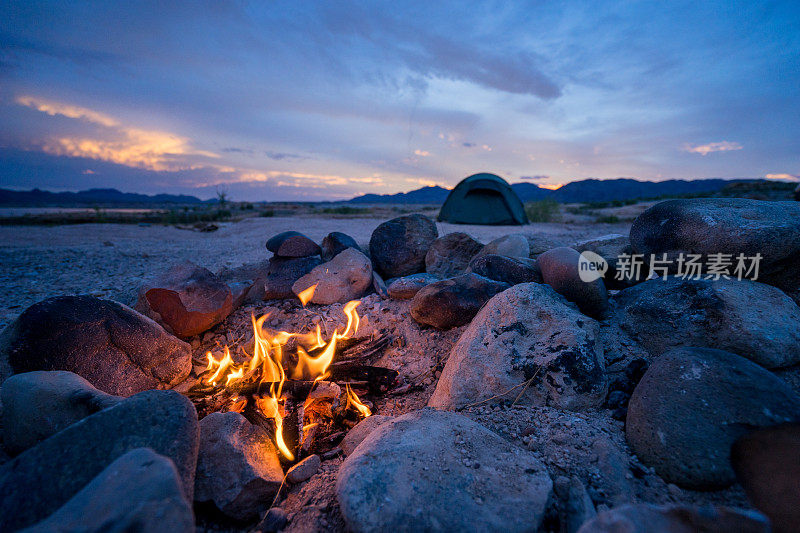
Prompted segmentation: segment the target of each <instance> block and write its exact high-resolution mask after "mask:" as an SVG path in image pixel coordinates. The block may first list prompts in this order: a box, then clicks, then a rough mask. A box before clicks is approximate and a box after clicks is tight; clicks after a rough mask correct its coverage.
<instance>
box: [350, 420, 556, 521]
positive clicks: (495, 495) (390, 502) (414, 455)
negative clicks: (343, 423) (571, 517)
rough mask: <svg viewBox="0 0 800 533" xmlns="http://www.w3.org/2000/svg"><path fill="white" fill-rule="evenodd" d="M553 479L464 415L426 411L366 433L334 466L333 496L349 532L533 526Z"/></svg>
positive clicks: (530, 457) (525, 455) (525, 454)
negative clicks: (343, 459) (336, 466)
mask: <svg viewBox="0 0 800 533" xmlns="http://www.w3.org/2000/svg"><path fill="white" fill-rule="evenodd" d="M552 485H553V484H552V481H551V480H550V477H549V475H548V474H547V471H546V469H545V468H544V465H542V463H540V462H539V461H538V460H537V459H536V458H535V457H534V455H533V454H532V453H530V452H528V451H527V450H524V449H521V448H519V447H516V446H513V445H511V444H509V443H508V442H507V441H506V440H504V439H502V438H500V437H499V436H497V435H496V434H494V433H492V432H491V431H489V430H488V429H486V428H484V427H483V426H480V425H478V424H477V423H475V422H473V421H471V420H470V419H468V418H466V417H465V416H462V415H459V414H456V413H449V412H444V411H434V410H429V409H425V410H422V411H416V412H412V413H408V414H405V415H403V416H401V417H398V418H396V419H394V420H392V421H389V422H386V423H385V424H382V425H381V426H380V427H378V428H377V429H375V430H374V431H373V432H372V433H370V435H369V436H368V437H367V438H366V439H364V441H363V442H362V443H361V444H360V445H359V446H358V447H357V448H356V449H355V451H353V453H351V454H350V456H348V457H347V459H346V460H345V461H344V463H343V464H342V466H341V468H340V469H339V473H338V475H337V479H336V496H337V498H338V500H339V506H340V508H341V510H342V515H343V516H344V519H345V522H346V523H347V526H348V528H349V529H350V530H351V531H354V532H366V531H375V532H377V531H465V532H469V531H500V530H502V531H508V532H513V531H531V532H533V531H537V528H538V527H539V524H540V523H541V521H542V517H543V515H544V512H545V507H546V505H547V502H548V499H549V498H550V495H551V492H552ZM521 510H524V512H521Z"/></svg>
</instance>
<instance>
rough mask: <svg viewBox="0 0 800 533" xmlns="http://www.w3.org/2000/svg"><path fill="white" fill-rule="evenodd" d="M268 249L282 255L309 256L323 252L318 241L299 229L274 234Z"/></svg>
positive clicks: (268, 243) (268, 242) (269, 241)
mask: <svg viewBox="0 0 800 533" xmlns="http://www.w3.org/2000/svg"><path fill="white" fill-rule="evenodd" d="M267 250H269V251H270V252H272V253H274V254H275V255H277V256H280V257H309V256H312V255H319V254H320V252H322V250H321V249H320V247H319V246H318V245H317V243H315V242H314V241H312V240H311V239H309V238H308V237H306V236H305V235H303V234H302V233H298V232H297V231H284V232H283V233H278V234H277V235H275V236H273V237H272V238H270V239H269V240H268V241H267Z"/></svg>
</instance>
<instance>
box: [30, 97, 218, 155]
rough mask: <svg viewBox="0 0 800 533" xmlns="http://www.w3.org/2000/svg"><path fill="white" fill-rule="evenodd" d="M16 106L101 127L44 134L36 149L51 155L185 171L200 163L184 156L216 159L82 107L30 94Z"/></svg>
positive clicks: (183, 142)
mask: <svg viewBox="0 0 800 533" xmlns="http://www.w3.org/2000/svg"><path fill="white" fill-rule="evenodd" d="M16 102H17V103H18V104H19V105H22V106H25V107H29V108H31V109H35V110H37V111H40V112H42V113H45V114H47V115H50V116H63V117H67V118H70V119H74V120H79V121H82V122H87V123H90V124H94V125H97V126H101V127H102V128H101V131H100V132H99V133H98V134H95V135H94V136H88V135H86V134H73V135H63V136H55V137H48V138H46V139H44V140H43V141H41V142H40V143H39V144H40V146H39V147H40V148H41V150H42V151H44V152H45V153H48V154H51V155H60V156H69V157H85V158H89V159H98V160H101V161H109V162H112V163H118V164H121V165H126V166H130V167H138V168H146V169H148V170H157V171H162V170H186V169H194V168H200V167H202V166H203V163H201V162H198V161H194V162H192V161H190V160H189V159H191V158H189V157H188V156H194V159H196V158H197V157H199V158H201V159H208V158H212V159H216V158H218V157H219V156H218V155H217V154H214V153H211V152H207V151H202V150H197V149H194V148H192V147H191V145H190V142H189V139H187V138H185V137H181V136H179V135H175V134H172V133H168V132H163V131H155V130H144V129H139V128H134V127H130V126H125V125H123V124H121V123H120V121H119V120H117V119H115V118H113V117H111V116H109V115H106V114H104V113H100V112H98V111H94V110H92V109H87V108H85V107H80V106H76V105H71V104H67V103H62V102H53V101H49V100H45V99H40V98H36V97H33V96H20V97H18V98H17V99H16Z"/></svg>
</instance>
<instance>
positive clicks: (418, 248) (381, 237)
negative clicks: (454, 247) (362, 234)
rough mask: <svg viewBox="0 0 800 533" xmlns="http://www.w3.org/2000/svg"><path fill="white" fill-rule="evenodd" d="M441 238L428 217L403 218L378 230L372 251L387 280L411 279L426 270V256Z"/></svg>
mask: <svg viewBox="0 0 800 533" xmlns="http://www.w3.org/2000/svg"><path fill="white" fill-rule="evenodd" d="M438 236H439V232H438V231H437V230H436V224H435V223H434V222H433V220H431V219H430V218H428V217H426V216H424V215H403V216H401V217H397V218H393V219H392V220H389V221H386V222H384V223H383V224H381V225H379V226H378V227H377V228H375V231H373V232H372V237H370V240H369V252H370V256H371V257H372V261H373V263H374V264H375V269H376V270H377V271H378V273H379V274H380V275H381V276H383V277H384V278H396V277H400V276H408V275H409V274H416V273H417V272H422V271H424V270H425V255H426V254H427V253H428V249H429V248H430V247H431V244H433V241H435V240H436V237H438Z"/></svg>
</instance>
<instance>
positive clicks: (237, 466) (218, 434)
mask: <svg viewBox="0 0 800 533" xmlns="http://www.w3.org/2000/svg"><path fill="white" fill-rule="evenodd" d="M282 480H283V469H282V468H281V463H280V459H279V458H278V452H277V450H276V449H275V446H274V445H273V444H272V439H271V437H270V435H269V434H268V433H267V431H266V430H264V429H263V428H261V427H258V426H254V425H253V424H251V423H250V422H248V421H247V419H246V418H245V417H243V416H242V415H240V414H239V413H233V412H228V413H211V414H210V415H208V416H206V417H205V418H203V419H202V420H201V421H200V452H199V455H198V457H197V476H196V477H195V481H194V499H195V501H198V502H213V503H214V504H215V505H216V506H217V508H218V509H219V510H220V511H222V512H223V513H225V514H226V515H228V516H230V517H231V518H234V519H236V520H240V521H247V520H252V519H255V518H257V517H258V516H259V515H260V514H262V513H263V512H264V511H265V510H266V509H267V508H268V507H269V506H270V503H271V502H272V499H273V498H274V497H275V494H277V492H278V489H279V488H280V486H281V481H282Z"/></svg>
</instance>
